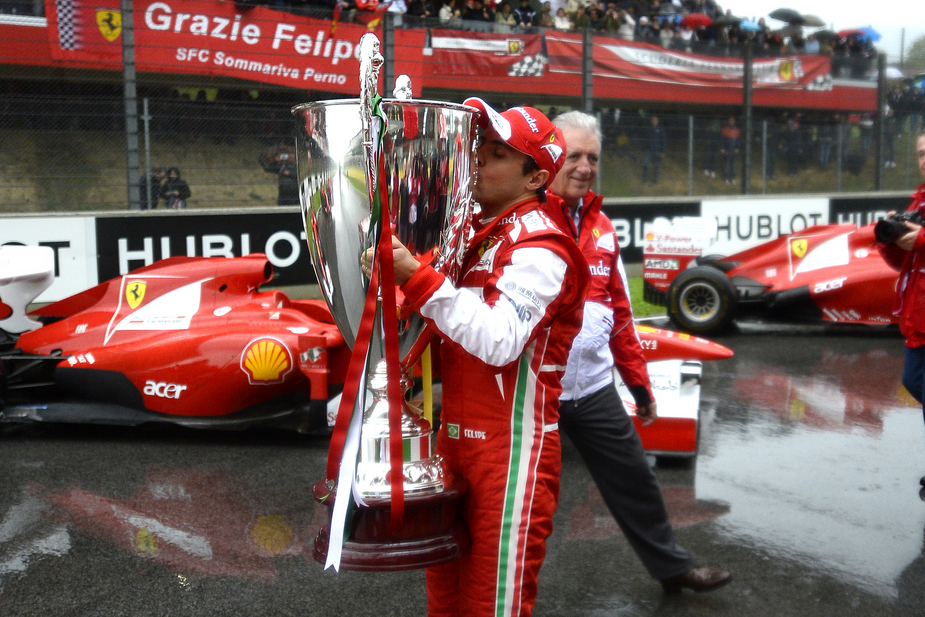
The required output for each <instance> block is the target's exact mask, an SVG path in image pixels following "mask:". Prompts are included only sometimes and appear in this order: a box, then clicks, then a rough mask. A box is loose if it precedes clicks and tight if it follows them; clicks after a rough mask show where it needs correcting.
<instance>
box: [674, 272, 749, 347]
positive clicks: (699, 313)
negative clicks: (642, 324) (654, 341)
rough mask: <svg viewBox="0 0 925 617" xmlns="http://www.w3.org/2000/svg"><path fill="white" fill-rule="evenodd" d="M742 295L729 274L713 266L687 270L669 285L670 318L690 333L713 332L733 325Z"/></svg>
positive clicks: (703, 333) (715, 332)
mask: <svg viewBox="0 0 925 617" xmlns="http://www.w3.org/2000/svg"><path fill="white" fill-rule="evenodd" d="M738 302H739V298H738V294H737V293H736V289H735V287H734V286H733V284H732V281H730V280H729V277H727V276H726V274H725V273H724V272H722V271H720V270H718V269H716V268H713V267H710V266H697V267H694V268H690V269H688V270H685V271H684V272H682V273H681V274H679V275H678V276H677V278H675V280H674V281H672V282H671V286H670V287H669V288H668V317H669V318H670V319H671V321H672V323H674V324H675V325H676V326H678V327H679V328H681V329H682V330H685V331H687V332H693V333H695V334H702V335H713V334H719V333H720V332H722V331H724V330H726V329H727V328H729V326H731V325H732V322H733V320H734V319H735V313H736V306H737V305H738Z"/></svg>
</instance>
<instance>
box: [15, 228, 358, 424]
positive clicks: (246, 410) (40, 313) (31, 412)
mask: <svg viewBox="0 0 925 617" xmlns="http://www.w3.org/2000/svg"><path fill="white" fill-rule="evenodd" d="M42 250H47V249H37V248H35V247H10V246H8V247H3V248H2V249H0V266H5V268H6V273H4V272H0V335H2V336H3V338H4V340H3V341H2V343H0V345H2V346H0V358H2V373H3V374H0V421H5V422H28V421H48V422H80V423H103V424H119V425H137V424H141V423H144V422H171V423H175V424H181V425H186V426H195V427H226V428H233V427H235V428H242V427H245V426H249V425H253V424H262V425H273V426H281V427H285V428H292V429H296V430H299V431H312V430H315V429H322V430H325V429H326V425H327V422H326V415H327V402H328V400H329V398H330V397H331V395H332V394H333V393H335V392H336V391H337V387H338V386H339V384H341V383H342V382H343V373H344V370H345V368H344V367H346V366H347V358H348V356H349V353H350V351H349V349H348V348H347V346H346V345H345V344H344V339H343V337H342V336H341V334H340V332H339V331H338V330H337V327H336V326H335V325H334V321H333V319H331V315H330V312H329V311H328V309H327V307H326V306H325V305H324V302H322V301H318V300H300V301H296V300H290V299H289V298H288V297H287V296H286V295H285V294H283V293H281V292H279V291H266V292H261V291H258V286H259V285H261V284H265V283H267V282H269V281H270V280H271V279H272V278H273V268H272V266H271V264H270V263H269V262H268V261H267V259H266V256H264V255H259V254H255V255H249V256H247V257H240V258H235V259H226V258H195V257H192V258H191V257H173V258H170V259H166V260H164V261H160V262H157V263H155V264H152V265H151V266H147V267H144V268H141V269H139V270H135V271H133V272H131V273H129V274H127V275H125V276H121V277H118V278H114V279H111V280H109V281H106V282H105V283H101V284H100V285H97V286H96V287H93V288H91V289H88V290H86V291H84V292H81V293H79V294H76V295H74V296H71V297H69V298H66V299H64V300H60V301H58V302H54V303H52V304H49V305H47V306H44V307H42V308H39V309H37V310H34V311H32V312H31V313H29V314H28V316H27V315H26V314H25V308H26V306H27V305H28V304H29V303H30V302H31V301H32V300H33V299H35V298H36V297H37V296H38V295H39V294H40V293H41V292H42V291H43V290H44V289H45V288H46V287H47V286H48V285H50V283H51V281H52V278H51V270H50V269H49V268H50V267H51V266H50V265H49V266H47V267H46V265H45V263H46V261H45V259H44V257H43V256H42V253H41V251H42ZM4 257H6V258H5V259H4ZM30 317H32V318H38V319H40V320H41V322H35V321H32V320H31V319H30Z"/></svg>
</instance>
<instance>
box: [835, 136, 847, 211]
mask: <svg viewBox="0 0 925 617" xmlns="http://www.w3.org/2000/svg"><path fill="white" fill-rule="evenodd" d="M843 124H844V121H843V120H842V119H841V118H839V119H838V124H837V125H836V126H837V127H838V150H837V151H836V153H835V154H836V157H835V162H836V165H835V191H836V192H838V193H841V169H842V159H843V158H844V152H845V129H844V127H843V126H842V125H843Z"/></svg>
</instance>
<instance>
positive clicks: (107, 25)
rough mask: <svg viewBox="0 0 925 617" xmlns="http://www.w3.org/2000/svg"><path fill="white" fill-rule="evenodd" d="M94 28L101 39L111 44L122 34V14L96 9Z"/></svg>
mask: <svg viewBox="0 0 925 617" xmlns="http://www.w3.org/2000/svg"><path fill="white" fill-rule="evenodd" d="M96 27H97V28H99V30H100V34H102V35H103V38H104V39H106V40H107V41H109V42H110V43H112V42H113V41H115V40H116V39H117V38H119V35H120V34H122V13H120V12H119V11H113V10H111V9H97V10H96Z"/></svg>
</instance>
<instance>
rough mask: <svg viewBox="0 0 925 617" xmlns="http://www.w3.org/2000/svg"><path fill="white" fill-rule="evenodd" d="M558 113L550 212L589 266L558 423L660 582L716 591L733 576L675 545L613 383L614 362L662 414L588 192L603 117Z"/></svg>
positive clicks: (595, 202)
mask: <svg viewBox="0 0 925 617" xmlns="http://www.w3.org/2000/svg"><path fill="white" fill-rule="evenodd" d="M554 122H555V124H556V125H557V126H559V128H561V129H562V133H563V135H564V137H565V144H566V152H567V154H566V159H565V164H564V165H563V166H562V169H561V170H560V172H559V173H558V175H556V178H555V181H554V182H553V183H552V185H551V186H550V192H551V193H552V194H553V196H550V199H548V201H547V205H546V211H547V212H548V213H549V215H550V217H551V218H553V220H555V221H556V223H557V224H558V225H559V226H560V227H561V228H562V229H563V230H568V232H570V233H571V235H572V237H573V238H575V240H576V241H577V242H578V246H579V248H580V249H581V251H582V253H583V254H584V256H585V259H587V260H588V264H589V266H590V269H591V286H590V288H589V291H588V296H587V299H586V300H585V310H584V318H583V322H582V328H581V332H580V333H579V334H578V336H577V337H575V341H574V343H573V344H572V350H571V352H570V353H569V359H568V364H567V366H566V370H565V375H564V376H563V378H562V388H563V391H562V394H561V395H560V397H559V398H560V401H561V405H560V407H559V416H560V417H559V427H560V428H561V429H562V431H563V432H565V434H566V435H568V437H569V439H571V440H572V442H573V443H574V444H575V446H576V448H577V449H578V451H579V452H580V453H581V456H582V458H583V459H584V461H585V464H587V466H588V470H589V471H590V472H591V475H592V477H593V478H594V481H595V483H596V484H597V486H598V489H600V491H601V495H602V496H603V497H604V501H605V502H606V503H607V507H608V508H609V509H610V512H611V513H612V514H613V516H614V518H615V519H616V521H617V524H619V525H620V528H621V529H622V530H623V534H624V535H625V536H626V538H627V540H628V541H629V542H630V545H631V546H632V547H633V549H634V550H635V551H636V554H638V555H639V557H640V559H641V560H642V562H643V564H644V565H645V566H646V569H647V570H648V571H649V573H650V574H651V575H652V577H653V578H656V579H658V580H659V581H661V583H662V586H663V588H664V590H665V591H666V592H667V593H677V592H679V591H681V590H682V589H684V588H688V589H693V590H694V591H711V590H713V589H716V588H718V587H721V586H722V585H725V584H726V583H728V582H729V581H730V580H731V578H732V577H731V575H730V574H729V573H728V572H726V571H724V570H720V569H718V568H707V567H701V566H696V565H695V564H694V560H693V558H692V557H691V555H690V554H689V553H688V552H687V551H685V550H684V549H683V548H681V547H679V546H678V545H677V544H675V541H674V534H673V532H672V529H671V524H670V523H669V522H668V512H667V510H666V509H665V502H664V500H663V498H662V491H661V488H660V487H659V485H658V481H657V480H656V478H655V474H654V473H653V472H652V470H651V469H650V468H649V464H648V462H647V461H646V456H645V452H644V451H643V448H642V441H641V440H640V438H639V435H638V434H637V433H636V429H635V427H634V426H633V421H632V419H631V418H630V417H629V415H628V414H627V412H626V410H625V409H624V408H623V403H622V402H621V401H620V397H619V396H618V395H617V391H616V388H615V386H614V382H613V371H612V369H613V367H614V364H616V367H617V370H618V371H619V372H620V375H621V376H622V377H623V380H624V382H625V383H626V385H627V386H628V388H629V390H630V392H631V393H632V395H633V398H634V399H635V401H636V415H637V416H638V417H639V419H640V420H642V423H643V425H648V424H651V423H653V422H655V421H656V419H657V413H656V404H655V399H654V397H653V396H652V390H651V385H650V382H649V374H648V370H647V367H646V360H645V357H644V356H643V353H642V347H641V345H640V344H639V338H638V336H637V335H636V329H635V327H634V325H633V312H632V309H631V307H630V300H629V295H628V293H627V291H626V289H627V287H626V285H627V283H626V274H625V272H624V270H623V262H622V260H621V259H620V245H619V244H618V243H617V238H616V234H615V233H614V229H613V226H612V225H611V223H610V220H609V219H608V218H607V217H606V216H605V215H604V214H603V213H602V212H601V204H602V202H603V198H602V197H601V196H600V195H595V194H594V193H593V192H592V191H591V187H592V186H593V184H594V180H595V179H596V178H597V168H598V161H599V158H600V153H601V131H600V126H599V125H598V122H597V119H596V118H595V117H593V116H589V115H588V114H584V113H581V112H577V111H573V112H568V113H566V114H563V115H561V116H558V117H557V118H556V119H554ZM554 196H558V197H559V198H561V199H555V197H554Z"/></svg>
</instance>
